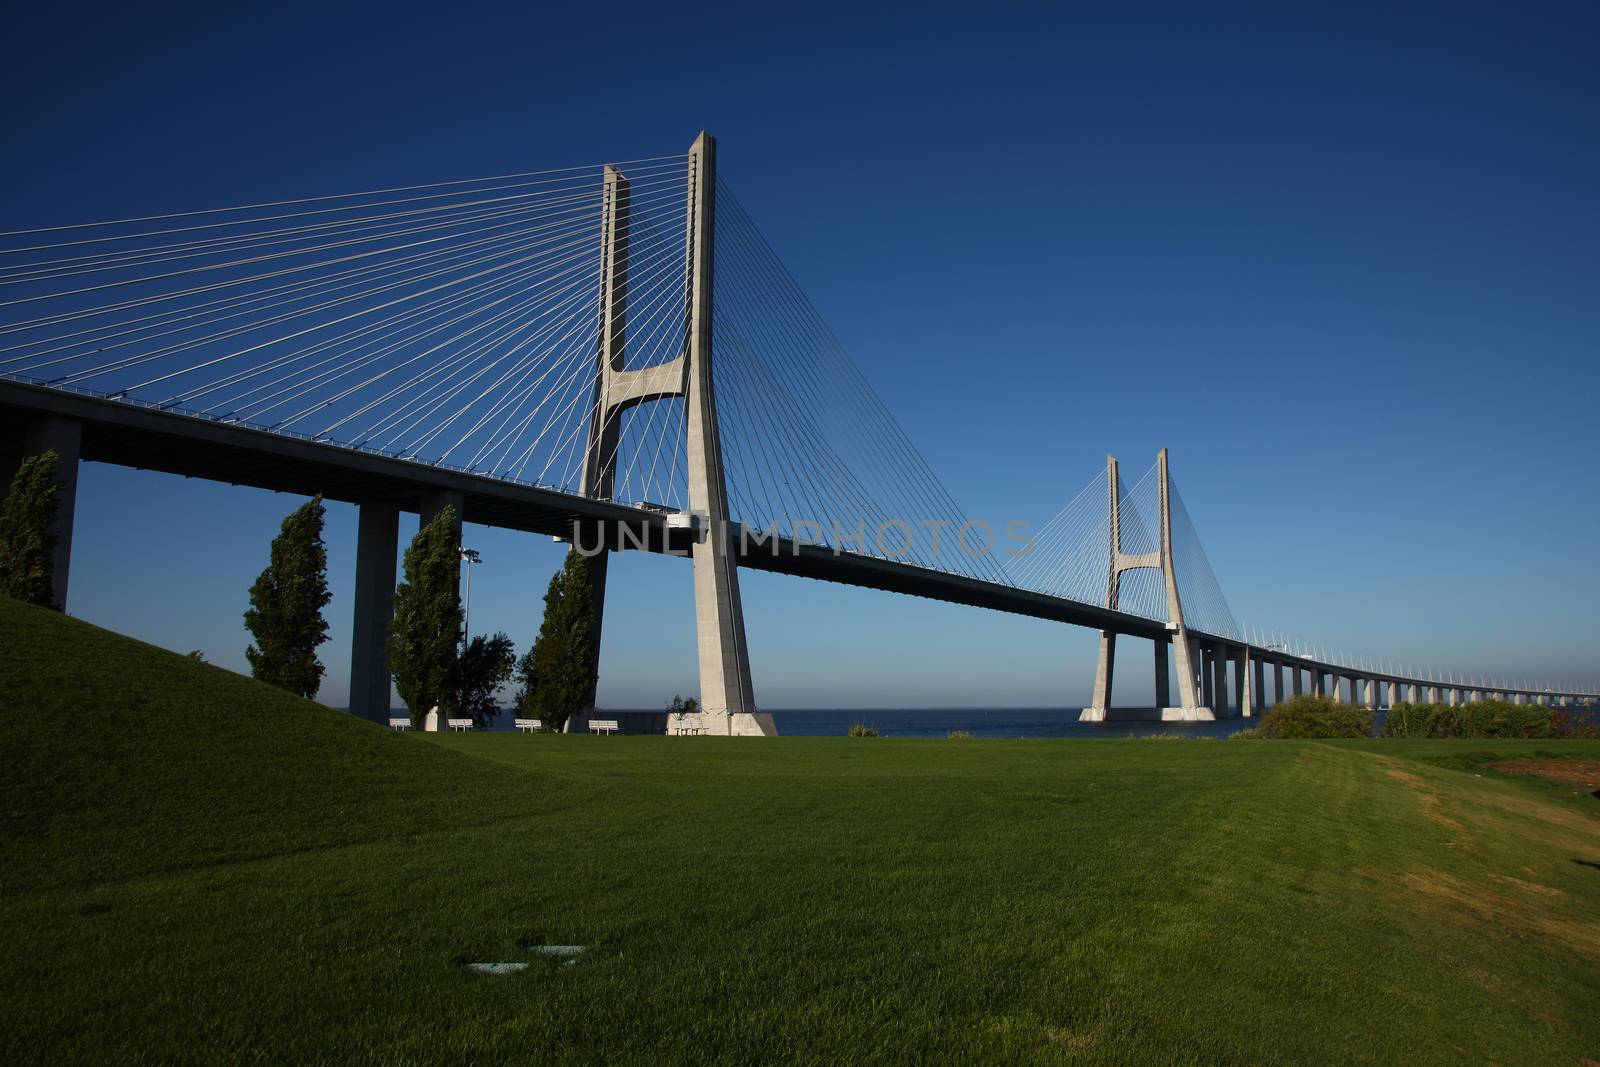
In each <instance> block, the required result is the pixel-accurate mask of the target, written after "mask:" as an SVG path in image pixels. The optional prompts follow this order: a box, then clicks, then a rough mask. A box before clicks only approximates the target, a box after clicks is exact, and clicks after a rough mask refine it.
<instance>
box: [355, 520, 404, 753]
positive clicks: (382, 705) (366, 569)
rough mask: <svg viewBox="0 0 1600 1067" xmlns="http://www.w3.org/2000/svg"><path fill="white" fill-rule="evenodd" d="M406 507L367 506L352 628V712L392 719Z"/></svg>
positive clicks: (360, 525) (359, 548) (383, 720)
mask: <svg viewBox="0 0 1600 1067" xmlns="http://www.w3.org/2000/svg"><path fill="white" fill-rule="evenodd" d="M399 545H400V509H399V508H397V507H395V505H394V504H392V503H377V502H368V503H364V504H362V505H361V511H360V519H359V523H358V526H357V530H356V590H355V594H356V595H355V623H354V625H353V627H352V628H351V633H350V714H352V715H356V716H359V717H360V718H363V719H368V720H370V721H372V722H377V723H386V722H388V721H389V694H390V692H391V690H390V680H389V653H388V649H387V647H386V645H387V641H388V637H389V622H390V620H392V619H393V618H394V586H395V552H396V551H397V549H398V548H399Z"/></svg>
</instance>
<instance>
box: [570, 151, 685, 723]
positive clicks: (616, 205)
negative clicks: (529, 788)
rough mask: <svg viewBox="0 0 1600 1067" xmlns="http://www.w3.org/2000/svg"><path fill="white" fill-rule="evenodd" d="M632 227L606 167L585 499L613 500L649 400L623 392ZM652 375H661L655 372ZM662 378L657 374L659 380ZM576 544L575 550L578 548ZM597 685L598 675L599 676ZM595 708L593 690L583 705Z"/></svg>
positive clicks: (602, 576)
mask: <svg viewBox="0 0 1600 1067" xmlns="http://www.w3.org/2000/svg"><path fill="white" fill-rule="evenodd" d="M631 225H632V213H631V194H630V191H629V185H628V180H627V178H625V177H623V175H622V172H621V171H620V170H618V169H617V168H616V167H613V166H610V165H609V164H608V165H607V166H606V168H605V170H604V174H603V177H602V179H601V190H600V293H599V305H600V307H599V311H600V333H599V342H598V344H597V345H596V348H595V363H596V366H595V376H594V395H593V401H592V403H591V405H590V416H589V417H590V423H589V437H588V442H587V445H586V447H585V448H584V455H583V480H582V483H581V486H580V489H581V491H582V493H583V495H584V496H588V497H593V498H595V499H599V500H609V499H611V493H612V490H613V488H614V486H615V482H616V470H617V446H618V444H619V442H620V441H621V428H622V413H623V411H624V410H626V408H627V407H629V406H631V404H637V403H640V402H641V401H642V400H644V399H645V397H644V396H642V395H631V396H630V394H634V393H636V391H635V390H629V389H627V388H625V387H621V386H622V383H624V382H626V380H627V372H626V371H625V370H624V369H623V367H624V361H625V356H626V344H627V333H628V237H629V230H630V228H631ZM673 363H674V364H676V366H674V367H672V368H671V369H670V371H668V373H667V375H666V376H665V377H666V378H667V379H668V381H669V382H670V384H671V385H673V386H674V391H673V392H672V393H670V394H667V395H678V394H680V393H682V391H683V359H682V356H681V355H680V356H679V357H678V358H677V359H676V360H674V361H673ZM652 370H653V371H654V370H658V369H656V368H652ZM660 376H661V375H659V374H658V377H660ZM599 540H600V545H599V551H598V552H596V553H595V554H594V555H592V556H590V557H589V588H590V605H589V608H590V618H591V619H592V623H591V633H592V635H593V638H594V655H595V662H596V663H597V664H598V662H599V659H600V640H601V635H602V634H603V633H604V632H605V614H606V573H607V570H608V569H609V563H610V560H611V545H610V544H608V543H607V539H606V538H605V537H601V538H600V539H599ZM577 544H578V542H577V539H576V538H574V541H573V545H574V548H575V549H576V547H577ZM595 683H596V685H598V684H599V671H598V670H597V671H596V672H595ZM585 703H586V705H587V706H588V707H589V708H593V707H594V704H595V691H594V690H593V689H591V690H590V691H589V698H588V700H587V701H586V702H585Z"/></svg>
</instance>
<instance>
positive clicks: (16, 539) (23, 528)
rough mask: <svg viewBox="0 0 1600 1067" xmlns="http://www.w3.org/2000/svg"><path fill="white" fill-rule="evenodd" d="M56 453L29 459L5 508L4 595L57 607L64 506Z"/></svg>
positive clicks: (0, 551) (0, 541)
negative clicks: (56, 525) (59, 523)
mask: <svg viewBox="0 0 1600 1067" xmlns="http://www.w3.org/2000/svg"><path fill="white" fill-rule="evenodd" d="M60 459H61V457H60V456H59V455H57V454H56V453H55V452H54V451H49V452H41V453H39V454H38V455H37V456H32V457H30V458H29V459H27V460H25V461H24V462H23V464H22V466H21V468H19V469H18V471H17V476H16V477H15V478H13V479H12V480H11V492H10V495H8V496H7V497H6V502H5V507H4V508H3V509H0V593H3V594H4V595H6V596H9V597H15V598H16V599H18V600H24V601H27V602H28V603H29V604H38V605H40V606H41V607H54V606H55V599H56V598H55V583H54V578H55V547H56V539H55V535H54V534H52V533H51V532H50V524H51V523H52V522H54V521H55V518H56V512H57V511H58V510H59V509H60V507H61V485H60V483H58V482H57V481H56V464H57V463H58V462H59V461H60Z"/></svg>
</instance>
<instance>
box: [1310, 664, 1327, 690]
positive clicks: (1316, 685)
mask: <svg viewBox="0 0 1600 1067" xmlns="http://www.w3.org/2000/svg"><path fill="white" fill-rule="evenodd" d="M1310 671H1311V691H1312V692H1313V693H1315V694H1317V696H1319V697H1323V696H1327V695H1328V676H1327V675H1326V674H1325V673H1324V672H1323V671H1322V670H1321V669H1320V668H1317V667H1312V668H1310Z"/></svg>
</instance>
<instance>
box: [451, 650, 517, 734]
mask: <svg viewBox="0 0 1600 1067" xmlns="http://www.w3.org/2000/svg"><path fill="white" fill-rule="evenodd" d="M516 662H517V653H516V649H515V648H513V647H512V644H511V638H509V637H507V636H506V635H505V634H500V633H497V634H495V635H494V636H493V637H484V636H482V635H479V636H477V637H474V638H473V639H472V640H471V641H470V642H468V644H467V647H466V648H465V649H464V650H462V653H461V658H460V660H459V661H458V662H457V663H456V675H455V697H454V699H453V700H452V701H451V705H452V707H454V709H455V711H456V713H457V714H458V715H470V716H472V718H473V719H474V720H476V722H477V724H478V725H479V726H484V727H487V726H488V725H489V723H490V722H492V721H493V720H494V717H495V716H496V715H498V714H500V706H499V705H498V704H497V703H495V694H496V693H498V692H499V691H500V687H501V686H503V685H505V684H506V682H507V681H509V680H510V678H511V672H512V670H513V668H514V667H515V665H516Z"/></svg>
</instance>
